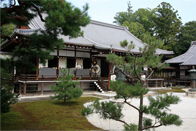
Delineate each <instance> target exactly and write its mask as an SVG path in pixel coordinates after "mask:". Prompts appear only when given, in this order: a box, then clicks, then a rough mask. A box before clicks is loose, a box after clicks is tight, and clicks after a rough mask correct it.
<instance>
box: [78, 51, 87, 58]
mask: <svg viewBox="0 0 196 131" xmlns="http://www.w3.org/2000/svg"><path fill="white" fill-rule="evenodd" d="M76 57H84V58H90V53H87V52H76Z"/></svg>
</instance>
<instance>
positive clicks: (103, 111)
mask: <svg viewBox="0 0 196 131" xmlns="http://www.w3.org/2000/svg"><path fill="white" fill-rule="evenodd" d="M120 45H121V46H122V47H124V48H125V49H127V51H129V53H127V55H126V57H121V56H116V55H115V54H109V55H108V56H107V60H108V61H109V62H111V63H112V64H114V65H116V67H117V69H118V70H119V71H120V72H121V73H122V74H124V75H125V76H126V78H127V81H128V82H129V83H130V84H125V83H124V82H122V81H115V82H111V86H110V88H111V89H112V90H114V91H116V94H117V95H116V97H115V98H123V99H124V103H125V104H127V105H129V106H130V107H133V108H134V109H136V110H137V111H138V115H139V122H138V125H134V124H129V123H130V122H129V123H127V122H126V121H123V120H122V119H121V118H122V117H123V115H126V114H122V106H121V105H119V104H114V103H112V102H101V103H100V102H99V101H98V100H96V101H94V102H93V104H92V105H90V106H89V107H87V108H85V109H84V110H83V111H82V114H83V115H88V114H91V113H93V112H94V111H95V112H97V113H99V114H100V115H101V116H102V117H103V118H109V119H114V120H116V121H119V122H122V123H124V124H125V130H135V129H138V130H140V131H141V130H145V129H150V128H156V127H159V126H162V125H165V126H166V125H177V126H178V125H181V123H182V121H181V120H180V118H179V116H177V115H174V114H170V113H168V112H167V111H166V110H167V109H168V107H169V106H170V105H171V104H177V103H178V102H179V101H180V100H179V98H178V97H176V96H173V95H167V94H166V95H165V96H161V95H160V96H157V97H156V98H153V97H149V98H148V99H149V105H148V106H146V105H144V103H143V95H144V94H146V93H147V92H148V89H147V88H146V87H145V79H143V78H142V77H141V73H142V68H143V67H148V69H149V70H150V71H151V73H150V74H149V75H148V76H147V79H148V78H149V77H150V76H151V75H152V73H153V72H154V71H153V68H155V67H157V66H158V65H159V63H160V60H161V58H162V57H161V56H157V55H155V49H156V48H157V47H159V42H158V41H154V40H149V44H148V45H145V46H144V48H143V49H140V54H139V55H134V54H132V53H131V49H133V48H134V44H133V43H132V42H131V43H130V44H129V43H128V42H127V41H126V40H124V41H123V42H121V43H120ZM133 97H139V98H140V104H139V107H136V106H134V105H133V104H132V103H130V102H128V101H127V100H128V99H130V98H133ZM144 113H145V114H150V115H152V116H154V117H155V118H156V121H153V120H151V119H147V118H144V117H143V114H144Z"/></svg>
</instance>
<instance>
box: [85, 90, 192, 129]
mask: <svg viewBox="0 0 196 131" xmlns="http://www.w3.org/2000/svg"><path fill="white" fill-rule="evenodd" d="M173 95H176V96H179V97H180V99H181V101H180V102H179V103H178V104H176V105H171V106H170V108H169V109H170V110H171V113H173V114H177V115H179V116H180V118H181V119H182V120H183V124H182V125H181V126H161V127H158V128H156V131H185V130H186V131H196V98H193V97H187V96H185V93H173ZM109 100H111V99H106V100H103V101H109ZM112 100H113V99H112ZM121 101H123V100H122V99H121V100H118V102H121ZM131 103H132V104H133V105H135V106H139V99H136V98H134V99H132V100H131ZM144 103H145V104H148V100H147V97H145V98H144ZM89 104H90V103H86V104H84V106H88V105H89ZM122 112H123V114H124V115H125V114H126V116H124V117H123V118H122V120H125V121H126V122H127V123H134V124H138V112H137V111H136V110H135V109H133V108H132V107H130V106H128V105H127V104H124V106H123V111H122ZM144 116H145V117H149V118H153V117H151V116H149V115H144ZM87 119H88V121H89V122H90V123H92V124H93V125H95V126H97V127H99V128H102V129H103V130H114V131H115V130H123V129H124V127H123V124H122V123H121V122H118V121H114V120H109V119H106V120H104V119H102V118H100V117H99V115H98V114H95V113H94V114H92V115H89V116H87Z"/></svg>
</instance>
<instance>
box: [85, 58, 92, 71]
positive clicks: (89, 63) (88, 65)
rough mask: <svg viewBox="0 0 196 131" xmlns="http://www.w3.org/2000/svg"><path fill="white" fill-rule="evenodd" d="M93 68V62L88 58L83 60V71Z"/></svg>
mask: <svg viewBox="0 0 196 131" xmlns="http://www.w3.org/2000/svg"><path fill="white" fill-rule="evenodd" d="M90 68H91V60H90V59H88V58H85V59H84V60H83V69H90Z"/></svg>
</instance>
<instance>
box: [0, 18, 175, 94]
mask: <svg viewBox="0 0 196 131" xmlns="http://www.w3.org/2000/svg"><path fill="white" fill-rule="evenodd" d="M44 29H45V28H44V23H43V22H42V21H41V20H40V18H39V17H35V18H34V19H32V20H31V21H30V23H29V25H28V27H25V28H24V27H23V28H22V29H21V28H20V29H19V28H17V29H15V31H14V33H13V34H12V37H17V36H18V35H29V34H32V33H34V32H35V31H38V33H39V31H41V30H44ZM81 30H82V31H83V32H84V36H83V37H82V36H81V37H77V38H70V37H69V36H63V35H60V36H59V38H62V39H63V41H64V44H65V45H66V47H64V48H63V49H61V50H59V51H58V50H57V49H55V51H54V52H51V53H50V55H52V56H54V58H53V59H52V60H47V61H46V64H45V65H43V64H41V63H39V58H37V59H36V60H35V61H34V64H35V65H37V67H38V70H37V71H36V72H34V73H31V74H27V73H26V74H22V73H20V72H17V69H15V70H14V71H13V75H14V76H15V79H14V83H15V91H16V92H19V93H20V94H23V95H26V94H27V93H36V92H38V93H41V94H43V93H44V92H47V91H50V86H51V85H56V80H57V78H58V77H59V76H60V75H61V71H60V68H65V61H66V63H67V68H69V69H71V71H70V73H73V74H74V75H75V77H74V78H73V80H77V79H78V78H79V77H81V79H80V80H79V82H80V87H81V89H84V90H86V89H88V90H96V89H97V90H100V91H103V90H108V86H109V81H110V79H111V78H110V74H111V72H112V71H113V67H114V65H112V64H111V63H108V62H107V61H106V56H107V55H108V54H109V53H110V52H112V53H115V54H116V55H119V56H124V55H126V53H127V50H126V49H124V48H122V47H121V46H120V42H121V41H123V40H125V39H126V40H127V41H129V42H130V41H133V44H135V48H134V49H133V50H132V54H138V53H140V51H139V48H143V47H144V46H145V45H146V43H143V42H142V41H141V40H140V39H138V38H137V37H135V36H134V35H133V34H131V33H130V32H129V30H128V29H127V28H126V27H123V26H117V25H113V24H107V23H103V22H99V21H94V20H91V22H90V23H89V24H88V25H87V26H86V27H81ZM12 48H14V44H13V43H11V42H10V41H9V40H6V41H4V42H3V43H2V44H1V55H4V57H6V56H7V57H8V55H9V53H10V52H11V51H12ZM54 48H55V47H54ZM156 54H157V55H160V54H164V55H171V54H173V52H172V51H165V50H162V49H157V50H156ZM92 67H93V68H96V70H94V69H93V68H92Z"/></svg>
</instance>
